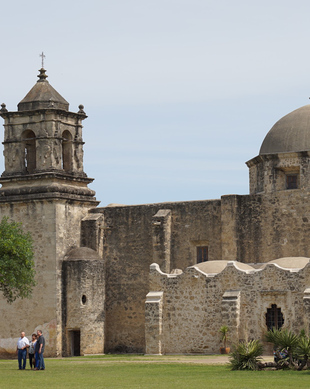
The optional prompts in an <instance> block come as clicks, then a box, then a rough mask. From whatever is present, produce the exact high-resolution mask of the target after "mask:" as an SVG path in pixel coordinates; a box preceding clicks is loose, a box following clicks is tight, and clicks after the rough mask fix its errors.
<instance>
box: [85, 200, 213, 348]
mask: <svg viewBox="0 0 310 389" xmlns="http://www.w3.org/2000/svg"><path fill="white" fill-rule="evenodd" d="M159 210H171V221H170V222H169V223H171V227H169V228H171V233H169V234H168V233H164V231H162V232H160V230H157V228H159V229H160V228H161V227H160V226H159V225H156V220H154V216H155V215H156V214H157V212H158V211H159ZM91 212H92V213H102V214H103V215H104V220H105V224H104V237H103V258H104V260H105V263H106V323H105V325H106V343H105V344H106V345H105V351H106V352H110V351H122V352H144V350H145V335H144V328H145V312H144V303H145V296H146V294H147V293H148V291H149V282H148V279H149V266H150V264H151V263H152V262H153V253H154V250H156V247H157V246H156V245H157V242H158V244H160V245H162V247H163V249H164V248H165V247H166V246H165V244H166V245H167V244H168V242H161V243H160V239H159V241H158V240H157V238H158V236H160V234H161V233H163V234H164V236H165V237H166V238H164V239H171V241H169V246H170V247H171V253H170V271H171V270H172V269H175V268H181V269H184V268H186V267H188V266H190V265H193V264H194V263H196V247H197V245H210V250H209V259H220V258H221V223H220V218H221V208H220V200H211V201H193V202H180V203H163V204H150V205H141V206H124V207H122V206H115V207H106V208H97V209H94V210H92V211H91ZM155 219H156V218H155ZM154 223H155V225H154ZM157 233H158V234H159V235H157ZM154 234H155V235H154ZM153 245H155V246H153ZM162 258H163V262H162V263H160V265H161V266H166V262H165V259H164V258H165V255H163V256H162Z"/></svg>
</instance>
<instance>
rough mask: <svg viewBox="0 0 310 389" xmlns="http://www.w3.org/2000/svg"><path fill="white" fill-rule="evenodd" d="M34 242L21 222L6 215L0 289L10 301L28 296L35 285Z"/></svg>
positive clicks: (0, 235) (1, 225)
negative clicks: (11, 219)
mask: <svg viewBox="0 0 310 389" xmlns="http://www.w3.org/2000/svg"><path fill="white" fill-rule="evenodd" d="M33 256H34V252H33V244H32V238H31V235H30V233H29V232H28V233H25V232H24V231H23V229H22V226H21V223H16V222H14V221H10V220H9V218H8V217H4V218H3V219H2V220H1V222H0V291H1V292H2V293H3V295H4V297H5V298H6V300H7V302H8V303H12V302H13V301H15V300H16V299H17V298H28V297H30V295H31V293H32V289H33V287H34V285H35V281H34V277H35V270H34V261H33Z"/></svg>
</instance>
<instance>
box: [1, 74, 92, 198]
mask: <svg viewBox="0 0 310 389" xmlns="http://www.w3.org/2000/svg"><path fill="white" fill-rule="evenodd" d="M39 72H40V74H39V75H38V77H39V80H38V81H37V83H36V84H35V85H34V87H33V88H32V89H31V90H30V91H29V93H28V94H27V95H26V96H25V97H24V98H23V100H22V101H21V102H20V103H19V104H18V111H17V112H9V111H8V110H7V109H6V106H5V104H2V105H1V109H0V115H1V116H2V118H3V119H4V120H5V123H4V128H5V131H4V142H3V144H4V152H3V154H4V160H5V171H4V172H3V174H2V176H1V179H0V183H1V184H2V189H1V190H0V193H1V196H18V195H20V194H23V195H27V194H29V195H30V194H31V195H32V196H33V195H34V194H36V193H40V195H41V196H42V194H43V193H45V194H49V196H50V194H51V193H54V194H55V195H56V193H57V196H62V197H63V196H65V197H66V196H68V195H70V196H73V197H74V198H77V196H78V197H79V198H80V199H82V198H84V199H86V198H87V199H88V200H91V199H92V197H93V196H94V192H93V191H91V190H90V189H89V188H87V184H88V183H90V182H92V181H93V180H92V179H89V178H87V176H86V174H85V173H84V168H83V144H84V142H83V139H82V121H83V120H84V119H86V118H87V116H86V114H85V112H84V107H83V106H82V105H80V106H79V111H78V112H77V113H74V112H70V111H69V103H68V102H67V101H66V100H65V99H64V98H63V97H62V96H61V95H60V94H59V93H58V92H57V91H56V90H55V89H54V88H53V87H52V86H51V85H50V83H49V82H48V81H47V75H46V70H45V69H43V68H41V69H40V71H39ZM21 187H22V189H21ZM27 190H28V193H27Z"/></svg>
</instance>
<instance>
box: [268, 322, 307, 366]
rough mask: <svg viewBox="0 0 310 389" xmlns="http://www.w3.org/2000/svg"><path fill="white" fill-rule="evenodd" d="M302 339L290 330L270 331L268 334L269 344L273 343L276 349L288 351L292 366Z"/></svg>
mask: <svg viewBox="0 0 310 389" xmlns="http://www.w3.org/2000/svg"><path fill="white" fill-rule="evenodd" d="M300 339H301V337H300V336H299V335H296V334H294V333H293V332H292V331H289V330H288V329H280V330H278V329H275V328H273V329H272V330H269V331H268V332H267V334H266V340H267V342H271V343H273V345H274V348H275V349H279V350H280V351H283V350H286V352H287V355H288V359H289V364H290V366H294V358H293V356H294V355H295V354H297V347H298V344H299V341H300Z"/></svg>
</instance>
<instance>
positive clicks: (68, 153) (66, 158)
mask: <svg viewBox="0 0 310 389" xmlns="http://www.w3.org/2000/svg"><path fill="white" fill-rule="evenodd" d="M62 168H63V170H64V171H66V172H70V171H71V170H72V135H71V132H70V131H68V130H66V131H64V132H63V133H62Z"/></svg>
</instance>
